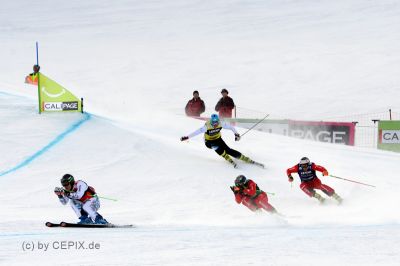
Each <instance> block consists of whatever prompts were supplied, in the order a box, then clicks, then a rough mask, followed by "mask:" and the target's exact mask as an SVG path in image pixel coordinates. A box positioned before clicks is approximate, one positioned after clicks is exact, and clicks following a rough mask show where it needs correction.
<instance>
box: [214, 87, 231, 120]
mask: <svg viewBox="0 0 400 266" xmlns="http://www.w3.org/2000/svg"><path fill="white" fill-rule="evenodd" d="M221 94H222V98H221V99H220V100H219V101H218V103H217V105H216V106H215V111H217V112H218V113H219V116H220V117H221V118H223V117H227V118H231V117H232V110H233V108H235V103H234V102H233V100H232V98H231V97H229V96H228V90H227V89H222V90H221Z"/></svg>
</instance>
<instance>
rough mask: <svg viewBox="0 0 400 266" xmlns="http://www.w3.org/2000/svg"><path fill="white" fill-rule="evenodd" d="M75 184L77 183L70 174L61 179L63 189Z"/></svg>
mask: <svg viewBox="0 0 400 266" xmlns="http://www.w3.org/2000/svg"><path fill="white" fill-rule="evenodd" d="M74 183H75V179H74V177H73V176H72V175H70V174H65V175H63V177H62V178H61V185H63V187H65V186H68V185H73V184H74Z"/></svg>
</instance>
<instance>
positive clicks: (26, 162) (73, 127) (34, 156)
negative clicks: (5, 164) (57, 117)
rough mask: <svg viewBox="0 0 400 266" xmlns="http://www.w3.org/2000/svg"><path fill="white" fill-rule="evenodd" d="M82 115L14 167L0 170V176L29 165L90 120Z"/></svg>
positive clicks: (88, 116)
mask: <svg viewBox="0 0 400 266" xmlns="http://www.w3.org/2000/svg"><path fill="white" fill-rule="evenodd" d="M83 115H84V117H83V118H82V119H81V120H79V121H78V122H76V123H74V124H72V125H71V126H70V127H69V128H67V129H66V130H65V131H64V132H62V133H61V134H60V135H58V136H57V137H55V138H54V139H53V140H52V141H50V142H49V143H48V144H47V145H46V146H44V147H43V148H41V149H40V150H38V151H37V152H35V153H34V154H32V155H31V156H29V157H28V158H26V159H25V160H23V161H22V162H20V163H19V164H17V165H16V166H14V167H12V168H10V169H8V170H5V171H2V172H0V177H1V176H5V175H7V174H10V173H13V172H15V171H17V170H19V169H21V168H23V167H25V166H27V165H29V164H30V163H31V162H32V161H34V160H35V159H37V158H38V157H40V156H41V155H43V154H44V153H46V152H47V151H48V150H49V149H50V148H51V147H53V146H55V145H57V144H58V143H60V142H61V141H62V140H63V139H64V138H65V137H66V136H68V135H69V134H71V133H72V132H74V131H75V130H77V129H78V128H79V127H80V126H82V125H83V124H84V123H85V122H86V121H88V120H90V118H91V115H90V114H89V113H84V114H83Z"/></svg>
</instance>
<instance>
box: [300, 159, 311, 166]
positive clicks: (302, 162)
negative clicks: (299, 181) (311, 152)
mask: <svg viewBox="0 0 400 266" xmlns="http://www.w3.org/2000/svg"><path fill="white" fill-rule="evenodd" d="M299 164H300V165H303V164H307V165H308V164H310V159H308V158H307V157H303V158H301V160H300V162H299Z"/></svg>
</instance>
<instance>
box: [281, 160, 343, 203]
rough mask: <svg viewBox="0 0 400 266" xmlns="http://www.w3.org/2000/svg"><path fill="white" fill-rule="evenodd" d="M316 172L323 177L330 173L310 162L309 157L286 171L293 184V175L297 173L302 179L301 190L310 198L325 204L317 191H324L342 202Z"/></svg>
mask: <svg viewBox="0 0 400 266" xmlns="http://www.w3.org/2000/svg"><path fill="white" fill-rule="evenodd" d="M316 171H319V172H321V173H322V175H323V176H327V175H328V171H327V170H326V169H325V168H324V167H323V166H320V165H316V164H315V163H312V162H310V159H308V158H307V157H303V158H301V160H300V162H299V163H298V164H296V165H295V166H293V167H291V168H289V169H287V170H286V173H287V176H288V178H289V180H288V181H289V182H293V176H292V173H297V174H298V175H299V177H300V180H301V184H300V188H301V189H302V190H303V191H304V193H306V194H307V195H308V196H310V197H314V198H316V199H318V200H319V201H320V203H323V202H324V201H325V199H324V198H323V197H322V196H321V195H319V194H318V193H317V192H316V191H315V189H319V190H322V192H324V193H325V194H326V195H328V196H329V197H333V198H334V199H336V200H337V201H338V202H339V203H341V202H342V198H341V197H339V195H338V194H336V193H335V190H334V189H333V188H331V187H330V186H328V185H325V184H322V183H321V180H320V179H319V178H318V177H317V174H316Z"/></svg>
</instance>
